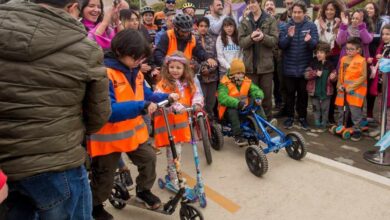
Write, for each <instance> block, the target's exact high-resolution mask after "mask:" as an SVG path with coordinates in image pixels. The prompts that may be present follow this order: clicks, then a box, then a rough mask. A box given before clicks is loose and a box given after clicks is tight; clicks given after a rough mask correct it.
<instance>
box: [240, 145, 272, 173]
mask: <svg viewBox="0 0 390 220" xmlns="http://www.w3.org/2000/svg"><path fill="white" fill-rule="evenodd" d="M245 160H246V164H247V165H248V168H249V170H250V171H251V173H252V174H253V175H255V176H257V177H261V176H262V175H263V174H265V173H266V172H267V170H268V160H267V157H266V156H265V154H264V152H263V149H261V147H259V146H256V145H251V146H249V147H248V148H247V149H246V151H245Z"/></svg>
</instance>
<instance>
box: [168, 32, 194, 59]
mask: <svg viewBox="0 0 390 220" xmlns="http://www.w3.org/2000/svg"><path fill="white" fill-rule="evenodd" d="M167 35H168V40H169V44H168V50H167V56H170V55H172V54H173V53H174V52H176V51H177V39H176V35H175V31H174V30H168V31H167ZM195 46H196V40H195V37H194V35H191V41H189V42H188V43H187V46H186V48H185V49H184V52H183V53H184V56H185V57H186V58H187V59H189V60H191V59H192V50H193V49H194V48H195Z"/></svg>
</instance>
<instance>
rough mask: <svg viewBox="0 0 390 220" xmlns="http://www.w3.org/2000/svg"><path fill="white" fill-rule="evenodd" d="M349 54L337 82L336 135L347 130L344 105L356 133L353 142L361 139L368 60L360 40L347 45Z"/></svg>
mask: <svg viewBox="0 0 390 220" xmlns="http://www.w3.org/2000/svg"><path fill="white" fill-rule="evenodd" d="M345 48H346V52H347V54H346V55H345V56H344V57H342V58H341V60H340V67H339V77H338V82H337V97H336V102H335V104H336V106H338V108H339V112H340V115H339V120H338V127H337V128H336V133H341V132H342V131H343V130H344V129H345V126H346V125H345V124H343V122H344V121H346V120H344V116H345V117H346V118H348V117H347V114H343V107H344V105H345V106H346V107H347V112H350V113H351V116H352V122H353V127H354V132H353V134H352V136H351V140H352V141H359V140H360V139H361V135H362V134H361V130H360V122H361V120H362V118H363V115H362V107H363V104H364V99H365V97H366V94H367V63H366V59H365V58H364V57H362V56H361V55H360V52H361V44H360V39H358V38H351V39H349V40H348V41H347V44H346V47H345Z"/></svg>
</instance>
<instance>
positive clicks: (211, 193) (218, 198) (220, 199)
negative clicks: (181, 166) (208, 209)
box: [182, 172, 241, 213]
mask: <svg viewBox="0 0 390 220" xmlns="http://www.w3.org/2000/svg"><path fill="white" fill-rule="evenodd" d="M182 175H183V177H185V178H186V179H187V184H188V186H190V187H194V186H195V184H196V180H195V179H194V178H192V177H190V176H189V175H188V174H186V173H184V172H182ZM204 190H205V193H206V198H210V199H212V200H213V201H214V202H216V203H217V204H219V205H220V206H221V207H223V208H224V209H226V210H228V211H229V212H231V213H235V212H237V211H238V210H239V209H240V208H241V207H240V206H239V205H237V204H236V203H234V202H233V201H231V200H230V199H228V198H226V197H224V196H223V195H221V194H219V193H218V192H217V191H215V190H213V189H211V188H210V187H208V186H206V185H205V186H204Z"/></svg>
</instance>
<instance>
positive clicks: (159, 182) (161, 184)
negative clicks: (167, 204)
mask: <svg viewBox="0 0 390 220" xmlns="http://www.w3.org/2000/svg"><path fill="white" fill-rule="evenodd" d="M158 186H159V187H160V189H164V188H165V182H164V180H162V179H161V178H158Z"/></svg>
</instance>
